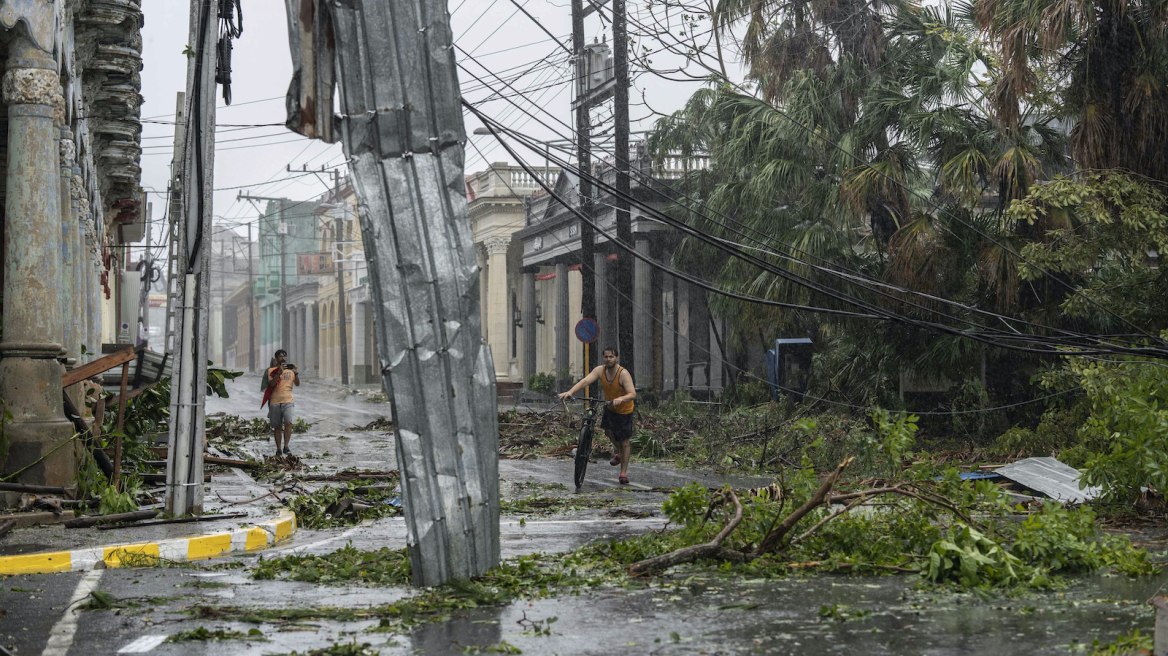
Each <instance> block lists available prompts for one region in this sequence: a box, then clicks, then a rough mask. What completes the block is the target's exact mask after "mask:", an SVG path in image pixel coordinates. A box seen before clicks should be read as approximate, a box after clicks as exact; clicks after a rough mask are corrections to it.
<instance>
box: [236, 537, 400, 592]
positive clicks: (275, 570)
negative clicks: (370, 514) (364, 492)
mask: <svg viewBox="0 0 1168 656" xmlns="http://www.w3.org/2000/svg"><path fill="white" fill-rule="evenodd" d="M281 574H287V578H288V579H290V580H292V581H305V582H308V583H332V584H353V583H370V584H376V585H409V582H410V558H409V556H408V555H407V554H406V550H405V549H401V550H396V551H394V550H390V549H389V548H388V547H382V548H381V549H380V550H378V551H358V550H357V549H354V548H353V545H352V543H349V544H347V545H345V546H344V547H342V548H341V549H338V550H337V551H334V552H332V553H330V554H325V555H323V556H311V555H299V554H292V555H288V556H283V557H280V558H270V559H264V558H262V557H261V559H260V562H259V565H258V566H257V567H256V569H255V571H254V572H252V578H255V579H274V578H277V577H278V576H279V575H281Z"/></svg>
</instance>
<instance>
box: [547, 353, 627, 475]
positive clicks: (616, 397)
mask: <svg viewBox="0 0 1168 656" xmlns="http://www.w3.org/2000/svg"><path fill="white" fill-rule="evenodd" d="M597 381H600V389H601V391H602V392H604V400H605V404H604V416H603V417H601V419H600V427H601V428H602V429H604V434H605V435H607V436H608V439H610V440H612V446H613V450H614V451H616V456H615V457H614V458H613V459H612V460H609V461H608V464H610V465H612V466H614V467H615V466H617V465H620V478H618V479H617V480H619V481H620V484H621V485H628V484H629V476H628V473H629V458H630V457H631V456H632V452H633V448H632V442H631V440H632V439H633V399H635V398H637V388H636V387H634V386H633V375H632V374H630V373H629V371H628V369H625V368H624V367H622V366H620V357H619V356H618V355H617V352H616V349H614V348H612V347H611V346H610V347H608V348H606V349H604V364H603V365H601V366H599V367H597V368H595V369H593V370H592V371H591V373H589V374H588V375H587V376H585V377H584V379H583V380H581V381H580V382H578V383H576V384H575V385H573V386H572V389H570V390H568V391H567V392H564V393H563V394H561V395H560V398H561V399H567V398H569V397H571V396H572V395H573V394H575V393H576V392H577V391H579V390H581V389H583V388H584V387H587V386H588V385H591V384H592V383H595V382H597Z"/></svg>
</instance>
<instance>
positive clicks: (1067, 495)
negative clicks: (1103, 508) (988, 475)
mask: <svg viewBox="0 0 1168 656" xmlns="http://www.w3.org/2000/svg"><path fill="white" fill-rule="evenodd" d="M995 473H996V474H997V475H998V476H1001V477H1002V478H1005V479H1008V480H1011V481H1013V482H1015V483H1017V484H1019V485H1021V486H1023V487H1026V488H1029V489H1031V490H1034V491H1035V492H1041V493H1042V494H1045V495H1046V496H1048V497H1050V498H1052V499H1057V500H1059V501H1062V502H1063V503H1082V502H1084V501H1090V500H1092V499H1095V498H1096V497H1098V496H1099V494H1100V492H1101V490H1100V488H1098V487H1088V488H1083V489H1079V476H1080V474H1079V470H1077V469H1075V468H1074V467H1071V466H1069V465H1065V464H1063V463H1061V462H1059V461H1058V460H1055V459H1054V458H1026V459H1025V460H1019V461H1018V462H1015V463H1011V464H1009V465H1006V466H1004V467H1000V468H998V469H997V470H996V472H995Z"/></svg>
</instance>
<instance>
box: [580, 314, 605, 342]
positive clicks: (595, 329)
mask: <svg viewBox="0 0 1168 656" xmlns="http://www.w3.org/2000/svg"><path fill="white" fill-rule="evenodd" d="M598 337H600V326H598V325H597V324H596V321H595V320H593V319H581V320H580V321H578V322H576V339H578V340H580V341H581V342H584V343H585V344H591V343H593V342H595V341H596V338H598Z"/></svg>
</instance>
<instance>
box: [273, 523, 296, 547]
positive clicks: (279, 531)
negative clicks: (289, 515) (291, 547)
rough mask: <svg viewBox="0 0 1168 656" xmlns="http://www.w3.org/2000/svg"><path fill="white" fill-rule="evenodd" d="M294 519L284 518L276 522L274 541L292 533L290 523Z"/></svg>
mask: <svg viewBox="0 0 1168 656" xmlns="http://www.w3.org/2000/svg"><path fill="white" fill-rule="evenodd" d="M294 521H295V520H293V519H284V520H281V521H278V522H276V542H279V541H280V540H283V539H284V538H287V537H289V536H291V535H292V525H293V522H294Z"/></svg>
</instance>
